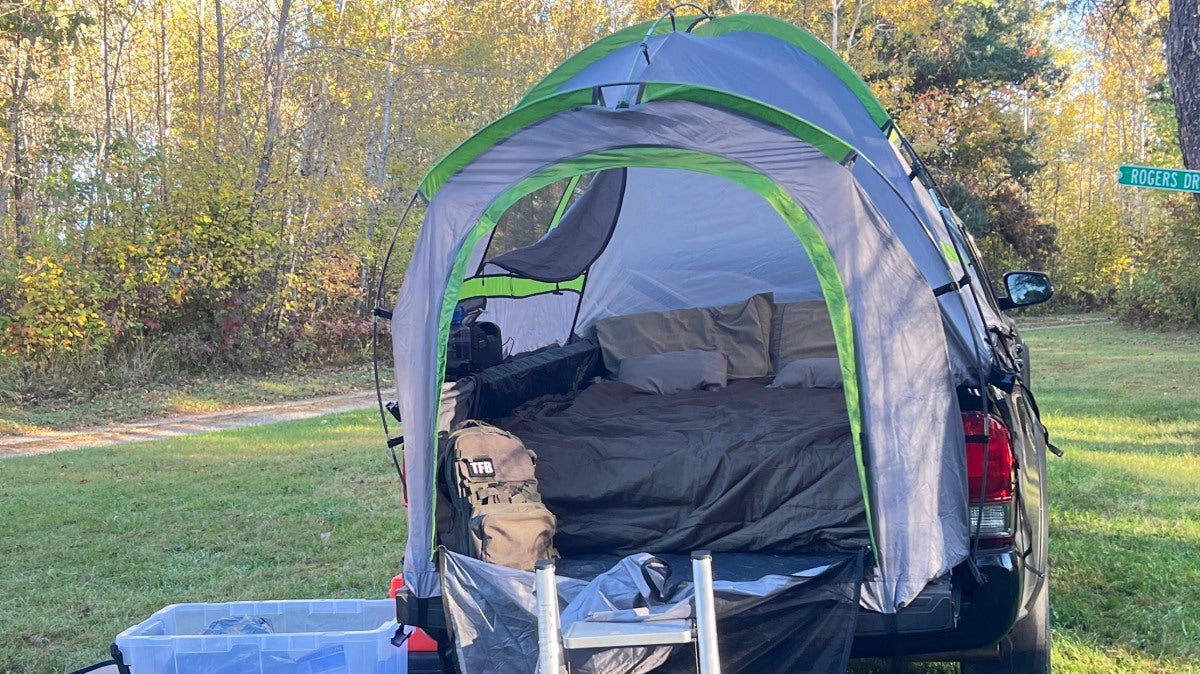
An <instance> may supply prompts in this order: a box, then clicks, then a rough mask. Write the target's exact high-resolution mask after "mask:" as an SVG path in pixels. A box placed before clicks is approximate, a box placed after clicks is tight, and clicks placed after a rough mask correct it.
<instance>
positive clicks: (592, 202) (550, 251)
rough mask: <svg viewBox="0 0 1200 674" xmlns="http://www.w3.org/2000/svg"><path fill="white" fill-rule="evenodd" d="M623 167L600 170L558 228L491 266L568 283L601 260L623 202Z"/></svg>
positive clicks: (539, 278) (533, 277) (494, 261)
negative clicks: (598, 259) (601, 254)
mask: <svg viewBox="0 0 1200 674" xmlns="http://www.w3.org/2000/svg"><path fill="white" fill-rule="evenodd" d="M626 174H627V171H626V169H624V168H619V169H611V170H608V171H601V172H600V173H599V174H598V175H597V176H596V177H595V178H593V179H592V182H591V184H589V185H588V188H587V191H586V192H584V193H583V195H582V196H581V197H579V200H578V201H576V202H575V203H574V204H571V207H570V208H569V209H567V212H566V213H564V214H563V217H562V221H561V222H559V223H558V226H557V227H555V228H554V229H552V230H550V232H549V233H548V234H546V236H544V237H542V239H541V240H540V241H538V242H537V243H535V244H533V245H532V246H526V247H524V248H518V249H516V250H513V251H510V252H508V253H505V254H503V255H498V256H496V257H494V258H492V259H490V260H488V264H494V265H496V266H497V267H500V268H502V269H504V270H506V271H508V272H510V273H512V274H515V275H517V276H520V277H522V278H528V279H533V280H535V281H545V282H547V283H559V282H562V281H569V280H571V279H573V278H575V277H577V276H579V275H580V274H582V273H583V272H585V271H587V268H588V267H590V266H591V265H592V263H593V262H595V261H596V258H598V257H600V253H602V252H603V251H604V248H605V247H606V246H607V245H608V239H609V237H611V236H612V231H613V227H616V225H617V215H618V214H619V213H620V212H621V202H622V201H623V200H624V194H625V179H626Z"/></svg>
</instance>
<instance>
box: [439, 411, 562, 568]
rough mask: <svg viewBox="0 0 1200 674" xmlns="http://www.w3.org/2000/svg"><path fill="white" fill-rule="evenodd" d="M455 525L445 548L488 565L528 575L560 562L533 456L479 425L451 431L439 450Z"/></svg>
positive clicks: (501, 432) (517, 443)
mask: <svg viewBox="0 0 1200 674" xmlns="http://www.w3.org/2000/svg"><path fill="white" fill-rule="evenodd" d="M442 450H443V451H442V456H443V457H444V463H443V464H442V466H443V474H444V478H445V481H446V485H447V487H448V491H449V496H450V504H451V509H452V515H453V522H452V524H451V526H450V532H449V535H448V536H447V537H446V538H447V540H444V541H443V543H444V544H445V545H446V546H447V547H448V548H450V549H451V550H453V551H455V552H458V553H462V554H467V555H470V556H472V557H475V558H476V559H481V560H483V561H485V562H490V563H492V564H500V565H502V566H507V567H511V568H514V569H523V570H525V571H532V570H533V566H534V564H535V563H537V561H538V560H539V559H551V558H554V557H557V556H558V552H557V551H555V549H554V532H555V529H556V526H557V522H556V520H555V518H554V515H553V514H552V513H551V512H550V511H549V510H547V509H546V506H545V505H543V504H542V497H541V495H540V494H538V488H537V477H535V475H534V464H535V463H536V462H537V455H536V454H534V453H533V452H532V451H530V450H529V449H528V448H527V447H525V444H524V443H522V442H521V440H520V439H519V438H518V437H517V436H515V435H513V434H512V433H509V432H508V431H505V430H502V429H499V428H496V427H495V426H492V425H490V424H487V423H484V422H482V421H475V420H467V421H464V422H462V423H461V424H459V425H458V426H456V427H455V429H454V431H453V432H452V433H450V434H449V435H448V436H447V437H446V440H445V443H444V445H443V447H442Z"/></svg>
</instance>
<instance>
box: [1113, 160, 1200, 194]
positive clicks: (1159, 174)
mask: <svg viewBox="0 0 1200 674" xmlns="http://www.w3.org/2000/svg"><path fill="white" fill-rule="evenodd" d="M1119 170H1120V173H1119V174H1118V175H1117V182H1118V183H1119V184H1121V185H1129V186H1131V187H1145V188H1148V189H1152V190H1174V191H1175V192H1200V171H1185V170H1183V169H1169V168H1158V167H1157V166H1131V165H1129V164H1126V165H1124V166H1122V167H1121V168H1120V169H1119Z"/></svg>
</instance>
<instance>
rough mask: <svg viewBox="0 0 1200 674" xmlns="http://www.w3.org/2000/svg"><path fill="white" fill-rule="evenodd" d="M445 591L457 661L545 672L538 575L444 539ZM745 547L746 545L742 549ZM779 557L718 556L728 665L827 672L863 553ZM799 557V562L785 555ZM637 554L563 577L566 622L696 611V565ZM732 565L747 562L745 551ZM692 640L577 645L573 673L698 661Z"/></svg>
mask: <svg viewBox="0 0 1200 674" xmlns="http://www.w3.org/2000/svg"><path fill="white" fill-rule="evenodd" d="M440 557H441V560H442V563H441V575H442V583H443V592H442V601H443V603H444V605H445V606H446V610H447V615H448V616H449V617H450V619H451V621H452V622H453V628H454V634H455V637H456V639H457V641H456V646H457V653H458V658H459V666H460V668H461V669H462V671H464V672H471V673H472V674H493V673H494V674H534V673H535V672H536V671H537V653H538V648H537V643H538V641H537V639H538V635H537V598H536V596H535V595H534V575H533V573H531V572H528V571H517V570H513V569H509V568H506V567H498V566H495V565H492V564H487V563H486V562H481V561H479V560H476V559H472V558H470V557H465V556H462V555H458V554H455V553H452V552H448V551H446V550H442V554H441V555H440ZM743 557H744V556H743ZM800 561H801V560H789V559H780V560H775V562H774V564H775V566H776V567H778V568H777V569H775V571H774V572H773V573H768V574H767V575H762V576H757V577H749V578H747V577H744V576H743V577H742V578H739V579H737V580H726V579H724V578H725V574H724V573H723V572H722V559H721V557H720V556H719V555H718V556H716V557H715V558H714V568H715V572H714V575H715V577H716V580H715V582H714V584H713V590H714V594H715V597H716V608H717V621H718V634H719V635H720V650H721V659H722V670H723V671H724V672H726V673H727V674H738V673H740V672H746V673H751V672H760V671H766V669H765V668H767V667H769V670H770V671H786V672H789V673H790V674H806V673H809V672H811V673H812V674H818V673H820V674H828V673H830V672H838V671H844V670H845V667H846V662H847V660H848V658H849V655H850V644H851V641H852V639H853V636H854V625H855V619H856V616H857V606H858V602H859V596H858V592H859V588H860V586H861V582H860V581H861V577H862V555H861V553H857V554H853V555H849V556H843V557H841V558H837V560H836V561H834V562H833V563H829V564H822V565H821V566H819V567H816V568H810V567H807V566H803V565H800V566H799V567H797V566H796V564H799V562H800ZM789 563H791V564H792V566H788V564H789ZM675 566H676V569H675V571H676V572H679V571H683V572H685V573H684V574H683V576H684V577H683V578H675V577H673V573H672V567H671V565H669V564H666V563H665V562H664V561H663V560H662V559H659V558H656V557H653V556H651V555H648V554H637V555H631V556H629V557H626V558H624V559H621V560H619V561H618V562H617V563H616V564H615V565H613V566H612V567H611V568H609V569H608V570H606V571H605V572H603V573H601V574H600V575H598V576H596V577H595V578H592V579H590V580H589V581H585V580H579V579H575V578H568V577H563V576H561V575H560V576H559V577H558V583H557V586H558V601H559V604H560V606H562V607H563V610H562V625H563V629H564V630H566V629H567V628H568V627H569V626H570V625H571V624H572V623H574V622H576V621H581V620H586V621H599V622H642V621H653V620H672V619H680V618H690V617H691V616H692V604H691V597H692V586H691V583H690V582H688V574H689V573H690V569H688V568H687V567H686V564H681V563H680V561H676V562H675ZM730 566H736V567H739V568H745V567H746V566H747V565H746V564H745V563H744V560H743V559H740V558H736V557H735V558H734V559H733V560H731V563H730ZM690 651H691V649H690V647H688V646H682V647H672V646H655V647H636V648H620V649H604V650H584V651H568V653H567V657H568V660H569V661H570V663H571V671H572V672H573V673H575V674H641V673H644V672H650V671H652V670H654V671H659V672H684V671H695V670H694V662H693V661H692V659H691V652H690Z"/></svg>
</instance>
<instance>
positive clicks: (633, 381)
mask: <svg viewBox="0 0 1200 674" xmlns="http://www.w3.org/2000/svg"><path fill="white" fill-rule="evenodd" d="M728 367H729V363H728V361H727V360H725V354H723V353H720V352H718V351H702V350H700V349H691V350H688V351H672V352H670V353H653V354H650V355H648V356H630V357H629V358H622V359H621V364H620V366H618V368H617V381H620V382H623V383H626V384H629V385H630V386H633V387H635V388H638V389H641V390H643V391H647V392H649V393H660V394H661V393H678V392H680V391H689V390H692V389H699V388H721V387H722V386H724V385H725V383H726V382H727V381H728V379H729V375H728Z"/></svg>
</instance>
